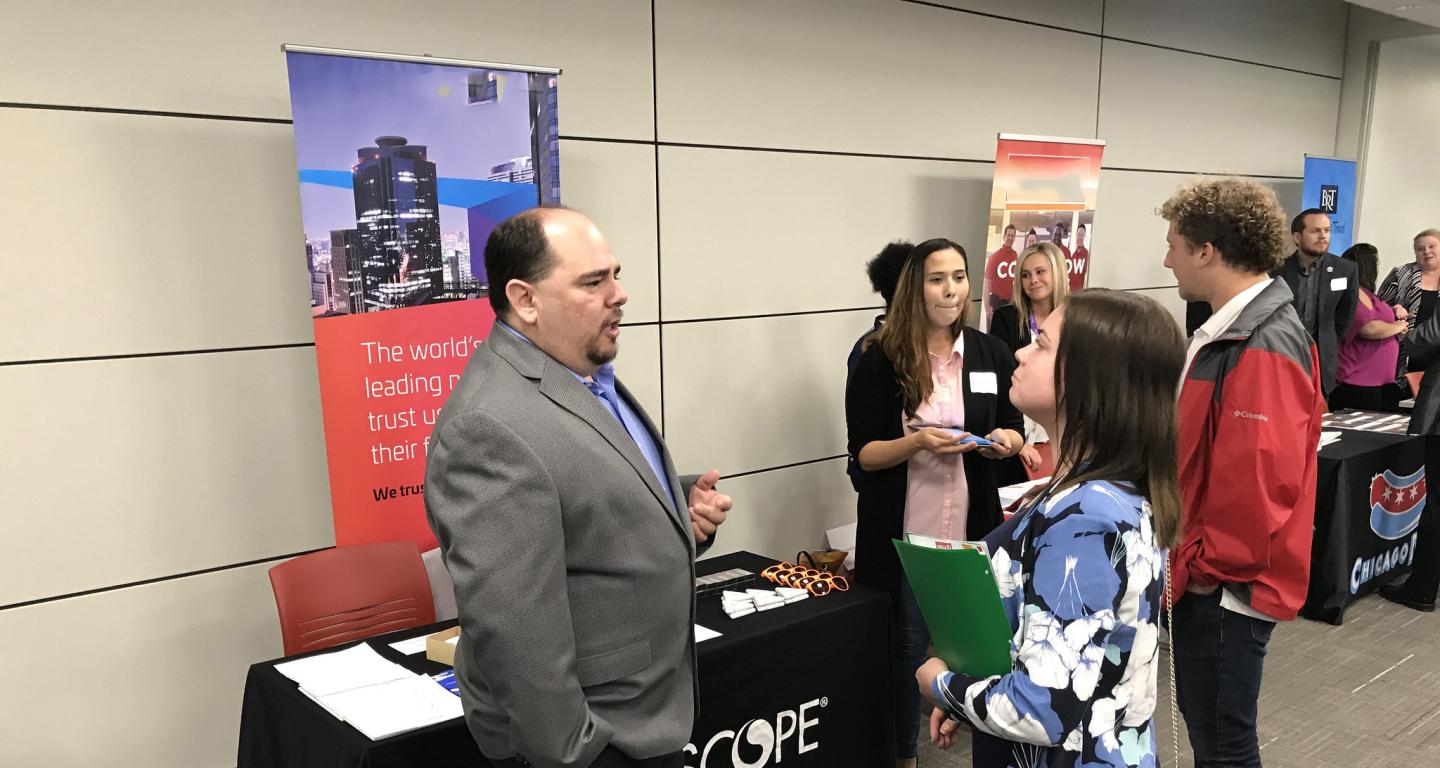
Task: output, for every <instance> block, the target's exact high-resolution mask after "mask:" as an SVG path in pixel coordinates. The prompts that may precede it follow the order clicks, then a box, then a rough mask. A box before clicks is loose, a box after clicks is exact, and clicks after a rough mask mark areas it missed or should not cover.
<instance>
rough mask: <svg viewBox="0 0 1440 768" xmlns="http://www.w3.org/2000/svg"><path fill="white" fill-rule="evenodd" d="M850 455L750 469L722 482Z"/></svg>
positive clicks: (723, 478) (729, 476) (726, 476)
mask: <svg viewBox="0 0 1440 768" xmlns="http://www.w3.org/2000/svg"><path fill="white" fill-rule="evenodd" d="M848 455H849V454H845V453H839V454H836V455H834V456H823V457H821V458H818V459H806V460H805V461H796V462H793V463H790V464H781V465H780V466H777V467H765V468H763V469H750V470H746V471H744V472H736V473H735V474H733V475H724V476H722V477H721V478H720V479H721V480H722V481H724V480H733V479H735V478H737V477H747V476H749V475H758V474H762V473H765V472H776V471H779V470H782V469H793V468H795V467H804V466H809V465H810V464H820V463H822V462H826V461H834V460H836V459H843V458H845V457H847V456H848Z"/></svg>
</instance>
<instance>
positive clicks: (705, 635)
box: [695, 624, 720, 643]
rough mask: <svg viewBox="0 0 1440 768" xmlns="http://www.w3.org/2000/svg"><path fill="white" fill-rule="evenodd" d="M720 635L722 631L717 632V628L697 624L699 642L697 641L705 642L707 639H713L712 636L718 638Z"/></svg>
mask: <svg viewBox="0 0 1440 768" xmlns="http://www.w3.org/2000/svg"><path fill="white" fill-rule="evenodd" d="M719 636H720V633H719V632H716V631H715V630H713V629H710V628H709V627H702V626H700V625H699V624H696V625H695V642H697V643H703V642H705V641H706V640H710V639H712V638H716V637H719Z"/></svg>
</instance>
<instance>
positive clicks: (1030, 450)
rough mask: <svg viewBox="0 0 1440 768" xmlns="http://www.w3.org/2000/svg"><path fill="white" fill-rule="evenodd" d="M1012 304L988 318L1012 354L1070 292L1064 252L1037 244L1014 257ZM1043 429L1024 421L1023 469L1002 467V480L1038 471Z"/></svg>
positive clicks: (1009, 481)
mask: <svg viewBox="0 0 1440 768" xmlns="http://www.w3.org/2000/svg"><path fill="white" fill-rule="evenodd" d="M1014 295H1015V303H1014V304H1009V305H1006V306H1003V307H1001V308H999V309H997V310H995V316H994V317H993V318H992V319H991V320H990V333H991V335H993V336H994V337H995V338H997V339H999V340H1001V341H1003V342H1005V346H1007V347H1009V348H1010V351H1011V352H1012V353H1014V352H1019V351H1020V350H1022V349H1024V348H1025V347H1027V346H1029V345H1030V342H1031V341H1032V340H1033V339H1034V338H1035V333H1036V332H1037V331H1038V330H1039V329H1040V327H1041V326H1043V325H1044V324H1045V320H1046V318H1048V317H1050V313H1052V312H1054V311H1055V308H1056V307H1059V306H1061V305H1063V304H1064V303H1065V299H1066V298H1067V297H1068V296H1069V295H1070V280H1069V277H1068V274H1067V271H1066V268H1065V254H1063V253H1061V251H1060V247H1059V246H1057V245H1055V244H1054V243H1036V244H1034V245H1032V246H1030V247H1029V248H1026V249H1025V250H1024V251H1023V252H1021V254H1020V256H1019V258H1017V259H1015V294H1014ZM1049 439H1050V438H1049V437H1048V436H1047V435H1046V434H1045V429H1044V428H1043V427H1041V426H1040V425H1038V424H1036V423H1035V422H1034V421H1032V420H1030V419H1028V418H1027V419H1026V420H1025V447H1024V448H1023V449H1022V450H1021V451H1020V457H1019V461H1020V463H1021V464H1023V465H1024V466H1023V468H1014V469H1011V468H1010V467H1006V468H1004V469H1002V470H1001V473H1000V474H1001V483H1003V484H1005V485H1010V484H1012V483H1019V482H1023V481H1024V480H1025V479H1026V475H1025V470H1029V471H1030V472H1038V471H1040V466H1041V464H1042V459H1041V456H1040V452H1039V451H1038V450H1036V448H1035V444H1036V443H1044V442H1048V441H1049Z"/></svg>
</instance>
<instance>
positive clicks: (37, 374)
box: [0, 347, 335, 605]
mask: <svg viewBox="0 0 1440 768" xmlns="http://www.w3.org/2000/svg"><path fill="white" fill-rule="evenodd" d="M0 402H5V403H7V404H10V406H11V407H10V408H9V409H8V412H7V414H6V416H5V419H4V423H5V428H4V429H3V430H0V466H3V467H5V477H6V481H7V488H6V490H5V508H6V509H7V510H8V511H11V512H13V514H9V515H6V525H7V526H8V529H7V532H6V535H5V536H4V537H0V605H5V604H8V603H14V602H20V601H25V600H34V599H37V598H42V597H50V596H55V595H64V594H69V593H72V592H78V591H81V590H87V589H95V588H99V587H108V586H114V585H117V584H125V583H129V582H132V581H138V580H142V579H150V578H155V577H159V576H168V575H173V574H177V573H185V572H188V571H194V570H201V569H204V568H212V567H215V566H218V565H225V564H231V563H241V562H246V561H249V560H256V559H259V558H265V557H274V556H276V555H281V554H286V553H290V552H299V551H302V550H307V549H314V548H317V547H325V546H330V545H332V544H334V543H335V539H334V532H333V528H332V522H331V515H330V491H329V483H328V480H327V475H326V469H325V446H324V440H323V437H322V432H321V424H320V403H319V389H318V387H317V385H316V379H315V350H314V349H311V348H307V347H300V348H295V349H283V350H262V351H256V352H230V353H222V354H202V355H179V356H173V357H158V358H155V357H152V358H137V359H127V360H109V361H100V362H85V363H56V364H48V365H18V366H6V367H0Z"/></svg>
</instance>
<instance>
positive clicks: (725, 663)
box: [238, 552, 895, 768]
mask: <svg viewBox="0 0 1440 768" xmlns="http://www.w3.org/2000/svg"><path fill="white" fill-rule="evenodd" d="M772 562H774V561H773V560H770V559H768V558H763V557H760V556H758V555H754V554H750V553H748V552H737V553H733V554H729V555H722V556H719V557H715V558H712V559H709V560H703V561H701V562H699V563H697V564H696V571H697V574H698V575H706V574H710V573H716V572H719V571H723V570H728V569H731V568H743V569H745V570H748V571H753V572H755V573H759V571H760V570H761V569H763V568H764V567H765V566H767V565H769V564H771V563H772ZM757 586H771V585H757ZM696 621H697V623H699V624H700V625H701V626H704V627H708V628H710V629H713V630H716V631H718V632H720V633H722V635H721V637H717V638H714V639H711V640H707V641H705V642H702V643H700V645H699V646H698V648H697V650H698V656H699V659H698V661H699V667H700V717H699V719H698V720H697V721H696V723H695V728H694V731H693V732H692V735H691V744H690V746H688V747H686V758H685V764H686V765H687V766H693V767H694V768H729V767H730V766H732V765H733V764H734V763H733V762H732V757H733V756H735V755H738V758H739V760H740V761H742V762H743V763H747V764H751V765H756V766H760V765H764V766H769V765H774V764H777V763H781V761H782V760H783V761H784V762H783V764H784V765H786V766H791V765H793V766H822V765H824V766H833V765H885V764H887V763H889V762H890V761H892V760H893V759H894V754H895V751H894V727H893V724H892V718H891V714H890V713H891V692H890V683H889V680H890V666H889V659H890V639H889V638H890V635H889V631H890V630H889V622H890V605H889V598H888V597H886V596H885V595H884V593H881V592H878V591H875V590H870V589H866V588H864V587H860V586H856V587H854V588H852V589H851V590H850V591H849V592H843V593H833V594H831V595H828V596H826V597H824V598H811V599H808V600H804V601H801V602H799V603H795V604H792V605H787V606H784V607H781V608H777V609H775V610H772V611H767V612H765V613H757V614H752V615H750V616H745V617H743V618H740V619H735V620H731V619H730V618H728V617H726V616H725V614H724V612H723V611H722V610H721V609H720V598H719V597H718V596H714V597H705V598H701V599H700V600H699V601H698V604H697V606H696ZM454 624H455V622H453V621H450V622H441V623H439V624H434V625H431V626H429V627H424V628H416V629H409V630H403V631H400V632H393V633H390V634H388V635H383V636H380V637H376V638H371V640H370V641H369V642H370V645H371V647H373V648H374V649H375V650H376V651H377V652H378V653H380V655H382V656H384V657H386V658H388V659H390V660H392V661H395V662H397V663H399V664H401V665H403V666H405V667H407V668H409V669H411V670H413V671H416V672H424V673H427V674H434V673H436V672H440V671H442V670H444V669H446V667H444V666H442V665H440V664H436V663H434V662H431V661H429V660H427V659H426V658H425V654H423V653H419V654H415V655H413V656H404V655H401V654H400V653H398V652H396V651H395V650H393V649H392V648H390V647H389V643H392V642H395V641H396V640H403V639H405V638H409V637H417V636H420V635H425V634H430V633H432V632H436V631H439V630H440V629H444V628H446V627H449V626H454ZM350 645H353V643H352V644H350ZM345 647H348V646H337V647H336V648H331V649H328V650H332V651H333V650H340V649H343V648H345ZM292 658H299V657H292ZM276 661H279V660H276ZM276 661H267V662H262V663H260V664H255V665H254V666H252V667H250V673H249V675H248V676H247V677H246V680H245V700H244V704H243V705H242V708H241V715H240V749H239V757H238V765H239V768H261V767H264V766H292V767H294V768H301V767H302V766H303V767H304V768H318V767H321V766H335V767H336V768H351V767H353V766H366V767H367V768H402V767H405V768H408V767H410V766H414V767H415V768H420V767H421V766H425V767H426V768H430V767H431V766H456V767H457V768H459V767H460V766H464V767H465V768H476V766H487V765H489V763H488V761H486V760H485V759H484V757H483V756H481V754H480V751H479V749H478V748H477V747H476V746H475V742H474V741H472V740H471V738H470V732H469V730H467V729H466V727H465V724H464V722H463V720H459V719H457V720H452V721H449V722H445V723H440V724H437V725H432V726H429V727H426V728H422V729H420V730H417V731H411V732H409V733H404V734H400V735H398V736H393V737H391V738H388V739H382V740H380V741H371V740H370V739H369V738H367V737H366V736H365V735H364V734H362V733H360V732H359V731H357V730H355V729H354V728H352V727H351V726H349V725H347V724H345V723H342V722H340V721H339V720H336V719H335V718H334V717H333V716H331V715H330V714H329V713H328V712H326V711H325V710H324V709H322V708H321V707H320V706H319V705H318V704H316V703H315V702H313V701H311V700H310V699H308V698H306V697H305V695H304V694H302V693H300V691H299V689H298V688H297V686H296V685H295V683H294V682H293V681H291V680H290V679H288V678H286V677H284V676H283V675H281V674H280V673H279V672H276V671H275V663H276ZM737 741H738V742H739V743H738V745H737V743H736V742H737ZM767 749H769V750H770V751H771V753H772V754H771V755H770V757H769V758H767V759H764V760H761V757H762V756H763V755H764V754H765V752H766V750H767Z"/></svg>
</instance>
